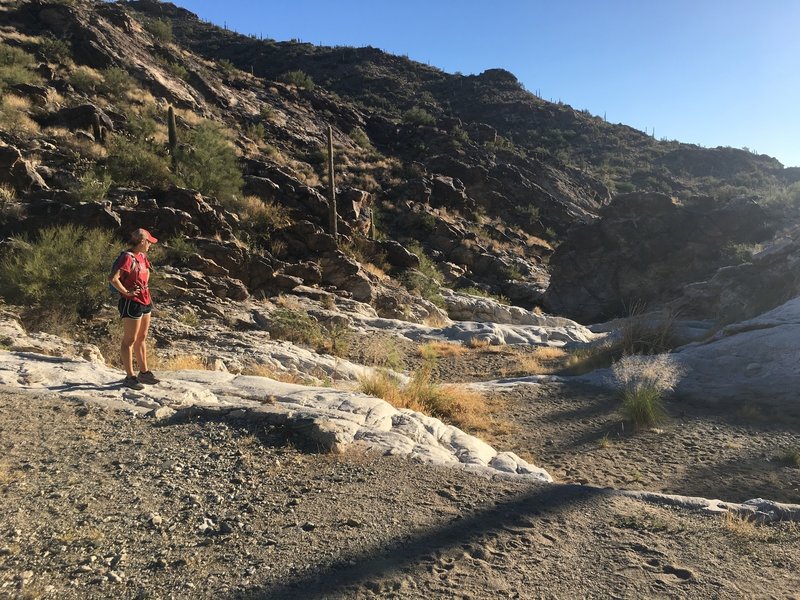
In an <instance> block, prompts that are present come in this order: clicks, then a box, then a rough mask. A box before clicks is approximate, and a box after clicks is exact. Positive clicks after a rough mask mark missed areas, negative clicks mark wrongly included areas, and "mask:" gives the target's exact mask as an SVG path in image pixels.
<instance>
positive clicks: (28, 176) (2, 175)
mask: <svg viewBox="0 0 800 600" xmlns="http://www.w3.org/2000/svg"><path fill="white" fill-rule="evenodd" d="M2 184H6V185H10V186H11V187H13V188H14V189H16V190H31V189H47V184H46V183H45V182H44V179H42V177H41V176H40V175H39V174H38V173H37V172H36V170H35V169H34V168H33V166H32V165H31V164H30V163H29V162H28V161H26V160H25V159H23V158H22V153H21V152H20V151H19V150H18V149H17V148H15V147H14V146H9V145H8V144H5V143H4V142H2V141H0V185H2Z"/></svg>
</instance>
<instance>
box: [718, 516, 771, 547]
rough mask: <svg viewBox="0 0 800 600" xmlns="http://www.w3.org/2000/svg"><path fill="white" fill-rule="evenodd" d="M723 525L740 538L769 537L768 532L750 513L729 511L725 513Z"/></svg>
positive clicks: (759, 538)
mask: <svg viewBox="0 0 800 600" xmlns="http://www.w3.org/2000/svg"><path fill="white" fill-rule="evenodd" d="M723 525H724V527H725V529H726V530H728V531H729V532H730V533H732V534H733V535H735V536H736V537H738V538H744V539H747V540H760V541H764V540H766V539H767V538H768V537H769V534H768V532H767V531H765V530H764V529H762V528H761V527H759V526H758V524H757V523H756V522H755V520H754V519H753V518H752V517H751V516H750V515H746V514H740V513H736V512H733V511H728V512H726V513H725V519H724V520H723Z"/></svg>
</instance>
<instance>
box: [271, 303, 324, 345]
mask: <svg viewBox="0 0 800 600" xmlns="http://www.w3.org/2000/svg"><path fill="white" fill-rule="evenodd" d="M269 317H270V325H269V333H270V335H271V336H272V337H274V338H275V339H279V340H287V341H289V342H293V343H300V344H307V345H309V346H316V345H317V344H318V343H319V342H320V340H321V339H322V328H321V327H320V326H319V323H317V321H315V320H314V319H313V318H312V317H311V316H310V315H309V314H308V313H307V312H306V311H304V310H302V309H292V308H276V309H275V310H274V311H272V313H270V316H269Z"/></svg>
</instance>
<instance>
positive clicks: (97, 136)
mask: <svg viewBox="0 0 800 600" xmlns="http://www.w3.org/2000/svg"><path fill="white" fill-rule="evenodd" d="M92 135H94V141H95V142H97V143H98V144H102V143H103V141H104V138H105V136H104V135H103V128H102V127H101V126H100V115H98V114H97V113H94V114H93V115H92Z"/></svg>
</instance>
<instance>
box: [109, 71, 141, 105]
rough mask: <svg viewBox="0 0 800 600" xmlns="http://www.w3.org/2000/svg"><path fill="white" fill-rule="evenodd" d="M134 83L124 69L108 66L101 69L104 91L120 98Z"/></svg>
mask: <svg viewBox="0 0 800 600" xmlns="http://www.w3.org/2000/svg"><path fill="white" fill-rule="evenodd" d="M135 84H136V80H135V79H134V78H133V77H131V76H130V75H129V74H128V72H127V71H126V70H125V69H119V68H117V67H110V68H108V69H106V70H104V71H103V83H102V85H101V87H102V89H103V91H104V92H106V93H108V94H111V95H112V96H114V97H116V98H120V97H122V96H123V95H125V93H126V92H127V91H128V90H130V89H131V88H132V87H133V86H134V85H135Z"/></svg>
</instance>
